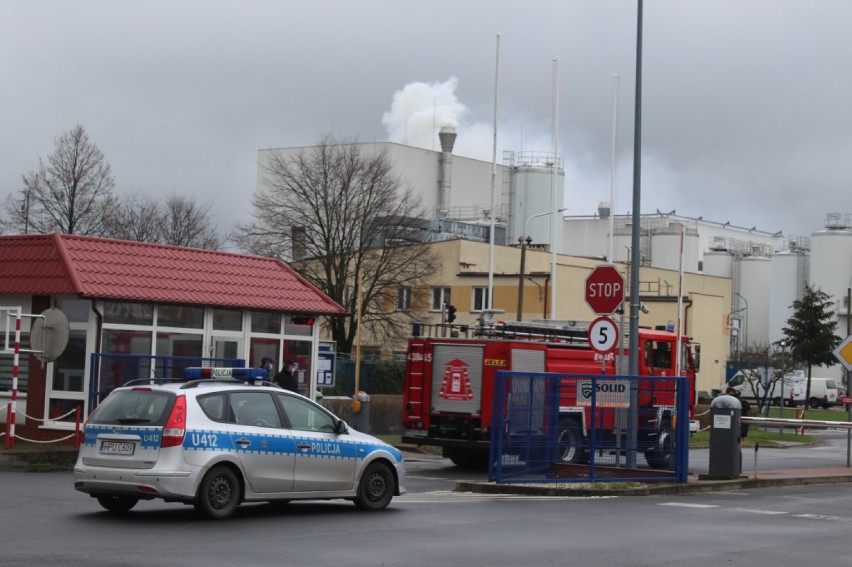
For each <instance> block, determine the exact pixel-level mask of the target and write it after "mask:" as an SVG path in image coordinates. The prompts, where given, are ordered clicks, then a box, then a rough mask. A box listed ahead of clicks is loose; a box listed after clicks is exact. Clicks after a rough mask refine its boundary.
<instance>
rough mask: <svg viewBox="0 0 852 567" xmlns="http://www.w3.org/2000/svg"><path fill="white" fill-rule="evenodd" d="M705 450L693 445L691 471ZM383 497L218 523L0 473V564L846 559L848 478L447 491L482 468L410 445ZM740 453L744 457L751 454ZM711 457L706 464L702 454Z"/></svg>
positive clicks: (252, 508) (806, 453)
mask: <svg viewBox="0 0 852 567" xmlns="http://www.w3.org/2000/svg"><path fill="white" fill-rule="evenodd" d="M845 447H846V437H845V434H843V433H838V432H834V433H825V434H824V443H823V444H822V445H820V446H817V447H794V448H786V449H773V450H769V449H766V450H764V449H761V450H760V451H759V457H758V462H759V467H761V468H765V470H769V468H776V469H778V468H781V469H783V468H793V467H795V466H797V465H801V466H843V465H844V464H845V460H846V455H845ZM706 454H707V450H694V451H692V453H691V455H690V469H691V470H692V471H694V472H700V470H701V469H702V467H704V466H705V465H706ZM406 457H407V469H408V478H409V482H408V489H409V493H408V494H406V495H405V496H402V497H398V498H395V499H394V501H393V502H392V503H391V506H390V508H389V509H388V510H386V511H383V512H379V513H364V512H360V511H358V510H357V509H356V508H355V506H354V505H352V504H351V503H349V502H316V503H313V502H312V503H291V504H290V505H289V506H286V507H283V508H275V507H272V506H270V505H267V504H251V505H246V506H243V507H241V508H240V509H238V511H237V513H236V514H235V516H234V517H233V518H231V519H230V520H227V521H225V522H210V521H205V520H203V519H201V518H199V517H198V515H197V514H196V513H195V512H194V510H193V509H192V508H191V507H188V506H184V505H181V504H167V503H164V502H158V501H154V502H141V503H140V504H139V505H138V506H137V507H136V508H135V509H134V510H133V511H132V512H131V513H130V514H128V515H126V516H112V515H110V514H108V513H106V512H104V511H102V510H101V508H100V507H99V506H98V504H97V502H96V501H95V500H93V499H91V498H89V497H88V496H86V495H84V494H81V493H78V492H76V491H75V490H74V489H73V476H72V474H71V473H68V472H56V473H25V472H0V517H2V518H3V520H4V521H3V530H2V536H0V565H35V566H40V565H44V566H48V565H49V566H55V565H63V566H77V565H79V566H86V567H100V566H140V567H141V566H152V565H169V566H184V565H185V566H192V567H194V566H202V565H203V566H205V567H217V566H232V565H258V566H263V565H275V566H279V565H299V566H304V565H331V566H333V565H345V566H346V567H350V566H360V565H365V566H366V565H369V566H375V565H406V566H419V565H427V566H429V567H435V566H436V565H460V564H469V565H489V566H502V565H507V566H509V565H511V566H517V565H530V566H533V565H536V566H537V565H607V566H644V565H648V566H654V567H665V566H669V565H689V566H691V567H692V566H704V565H706V566H714V567H716V566H718V565H753V566H759V567H762V566H767V567H768V566H772V567H777V566H779V565H801V564H807V563H808V562H813V561H818V562H819V565H820V566H821V567H832V566H835V565H836V566H841V565H843V566H848V565H850V563H852V558H850V553H849V552H848V549H849V545H848V541H849V538H850V535H852V512H850V511H852V489H850V488H852V487H850V485H848V484H834V485H812V486H795V487H783V488H782V487H779V488H769V489H766V488H764V489H759V490H751V491H749V490H738V491H718V492H712V493H701V494H688V495H680V496H662V495H661V496H648V497H618V496H615V497H605V498H576V497H558V498H542V497H529V496H510V495H486V494H470V493H458V492H454V488H455V485H456V482H457V481H458V480H481V479H484V478H485V475H484V474H482V473H474V472H466V471H461V470H459V469H457V468H456V467H454V466H452V464H451V463H450V462H449V461H448V460H446V459H442V458H440V457H438V456H435V455H430V454H416V453H409V454H407V455H406ZM744 461H746V462H748V459H747V458H745V459H744ZM702 463H705V464H702Z"/></svg>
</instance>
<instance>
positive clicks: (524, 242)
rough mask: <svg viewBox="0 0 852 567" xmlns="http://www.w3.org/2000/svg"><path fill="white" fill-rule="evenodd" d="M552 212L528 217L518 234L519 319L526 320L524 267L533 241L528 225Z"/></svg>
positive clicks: (553, 244) (565, 209) (558, 210)
mask: <svg viewBox="0 0 852 567" xmlns="http://www.w3.org/2000/svg"><path fill="white" fill-rule="evenodd" d="M567 210H568V209H567V207H566V208H563V209H557V210H556V212H557V213H561V212H562V211H567ZM551 213H553V211H545V212H543V213H538V214H537V215H533V216H531V217H529V218H527V220H526V221H525V222H524V228H523V230H521V234H520V236H518V243H519V244H520V245H521V273H520V274H519V277H518V321H523V320H524V268H525V262H526V253H527V246H529V245H530V244H531V243H532V237H530V236H529V235H528V234H527V227H528V226H529V224H530V221H531V220H533V219H535V218H538V217H543V216H545V215H549V214H551ZM550 245H551V247H553V246H555V245H556V243H555V242H552V243H551V244H550Z"/></svg>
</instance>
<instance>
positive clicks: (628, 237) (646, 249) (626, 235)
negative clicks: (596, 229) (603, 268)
mask: <svg viewBox="0 0 852 567" xmlns="http://www.w3.org/2000/svg"><path fill="white" fill-rule="evenodd" d="M613 234H614V235H615V242H614V243H613V248H612V257H613V258H614V259H615V261H616V262H630V261H631V257H630V256H631V254H630V249H631V247H632V246H633V224H632V223H627V224H625V225H624V226H623V227H618V226H616V227H615V230H614V231H613ZM650 255H651V246H650V241H649V239H648V229H647V228H644V227H642V228H640V229H639V256H640V258H641V264H642V265H643V266H645V265H647V264H648V261H649V258H650Z"/></svg>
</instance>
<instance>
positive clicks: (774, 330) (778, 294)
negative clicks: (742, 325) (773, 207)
mask: <svg viewBox="0 0 852 567" xmlns="http://www.w3.org/2000/svg"><path fill="white" fill-rule="evenodd" d="M808 260H809V257H808V255H807V254H806V253H805V252H804V251H799V250H795V249H794V250H788V251H784V252H779V253H777V254H774V255H773V256H772V258H771V259H770V265H771V267H770V279H771V281H772V288H771V289H770V291H769V342H770V343H775V342H778V341H780V340H781V339H783V338H784V330H783V329H784V327H786V326H787V320H788V319H789V318H790V316H791V315H792V314H793V310H792V308H791V305H793V302H794V301H796V300H797V299H801V297H802V293H803V291H804V287H805V282H806V281H807V277H808Z"/></svg>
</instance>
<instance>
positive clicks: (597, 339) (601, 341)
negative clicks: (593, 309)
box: [589, 317, 618, 354]
mask: <svg viewBox="0 0 852 567" xmlns="http://www.w3.org/2000/svg"><path fill="white" fill-rule="evenodd" d="M617 343H618V327H616V326H615V322H614V321H613V320H612V319H610V318H609V317H598V318H597V319H595V320H594V321H592V324H591V325H590V326H589V345H590V346H591V347H592V350H594V351H595V352H599V353H601V354H606V353H608V352H609V351H611V350H612V349H614V348H615V345H616V344H617Z"/></svg>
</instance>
